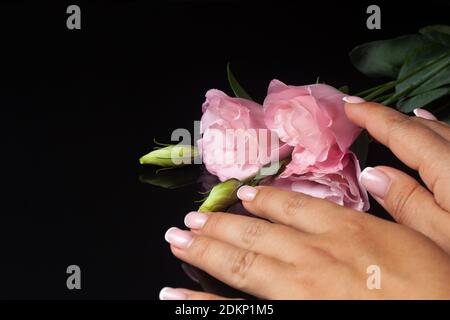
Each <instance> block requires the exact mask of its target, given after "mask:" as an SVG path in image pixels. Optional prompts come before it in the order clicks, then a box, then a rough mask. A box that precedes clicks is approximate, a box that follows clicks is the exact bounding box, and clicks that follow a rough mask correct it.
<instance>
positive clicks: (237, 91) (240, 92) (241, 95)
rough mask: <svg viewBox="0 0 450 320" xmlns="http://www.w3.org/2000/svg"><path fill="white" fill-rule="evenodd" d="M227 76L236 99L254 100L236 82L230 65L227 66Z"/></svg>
mask: <svg viewBox="0 0 450 320" xmlns="http://www.w3.org/2000/svg"><path fill="white" fill-rule="evenodd" d="M227 76H228V82H229V84H230V87H231V90H233V93H234V95H235V96H236V97H238V98H244V99H249V100H252V98H251V97H250V95H249V94H248V93H247V92H246V91H245V90H244V88H242V86H241V85H240V84H239V82H238V81H237V80H236V77H235V76H234V74H233V73H232V72H231V69H230V63H228V64H227Z"/></svg>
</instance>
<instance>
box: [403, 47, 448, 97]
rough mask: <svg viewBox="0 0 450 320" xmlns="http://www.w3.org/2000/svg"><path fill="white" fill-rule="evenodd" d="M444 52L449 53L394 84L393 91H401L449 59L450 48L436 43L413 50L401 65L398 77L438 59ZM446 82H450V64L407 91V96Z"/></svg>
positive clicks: (437, 86)
mask: <svg viewBox="0 0 450 320" xmlns="http://www.w3.org/2000/svg"><path fill="white" fill-rule="evenodd" d="M445 54H449V56H448V57H447V58H444V59H441V60H440V61H438V62H437V63H435V64H433V65H431V66H429V67H427V68H425V69H423V70H421V71H419V72H417V73H416V74H414V75H413V76H411V77H409V78H408V79H406V80H405V81H402V82H400V83H399V84H398V85H397V86H396V88H395V91H396V92H401V91H402V90H405V89H406V88H408V86H410V85H412V84H414V83H417V82H418V81H420V80H422V79H424V78H425V77H426V75H427V74H429V73H430V72H431V71H433V70H436V68H440V67H442V66H444V65H445V64H446V63H448V62H449V61H450V48H447V47H444V46H441V45H438V44H430V45H427V46H424V47H422V48H419V49H417V50H416V51H414V52H413V54H411V55H410V56H409V57H408V59H407V60H406V62H405V64H404V65H403V66H402V68H401V70H400V73H399V78H401V77H404V76H406V75H408V74H410V73H411V72H413V71H414V70H416V69H418V68H420V67H421V66H423V65H425V64H426V63H428V62H430V61H432V60H433V59H434V60H436V59H439V57H442V56H444V55H445ZM447 84H450V65H448V66H447V67H445V68H444V69H443V70H441V71H440V72H438V73H437V74H436V75H434V76H433V77H432V78H431V79H429V80H428V81H425V82H424V83H422V84H421V85H420V86H418V87H417V88H416V89H414V90H412V91H411V92H409V93H408V95H407V96H409V97H412V96H414V95H418V94H421V93H425V92H427V91H429V90H432V89H435V88H439V87H442V86H444V85H447Z"/></svg>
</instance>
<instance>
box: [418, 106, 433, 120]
mask: <svg viewBox="0 0 450 320" xmlns="http://www.w3.org/2000/svg"><path fill="white" fill-rule="evenodd" d="M413 112H414V114H415V115H416V117H419V118H424V119H428V120H437V118H436V117H435V116H434V115H433V114H432V113H431V112H430V111H427V110H425V109H422V108H416V109H414V110H413Z"/></svg>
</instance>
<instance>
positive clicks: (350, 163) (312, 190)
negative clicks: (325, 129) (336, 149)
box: [271, 152, 369, 211]
mask: <svg viewBox="0 0 450 320" xmlns="http://www.w3.org/2000/svg"><path fill="white" fill-rule="evenodd" d="M342 165H343V169H342V170H338V171H336V172H332V173H323V172H322V173H318V172H308V173H305V174H302V175H291V176H289V177H286V178H282V177H280V178H277V179H275V180H274V181H273V182H272V183H271V185H272V186H274V187H278V188H282V189H286V190H291V191H295V192H301V193H305V194H307V195H310V196H313V197H316V198H320V199H326V200H329V201H332V202H335V203H337V204H340V205H342V206H346V207H348V208H352V209H355V210H359V211H367V210H368V209H369V199H368V196H367V191H366V190H365V188H364V187H363V186H362V185H361V184H360V183H359V181H358V177H359V175H360V173H361V169H360V166H359V161H358V159H357V158H356V156H355V155H354V154H353V153H351V152H349V153H346V154H345V156H344V157H343V158H342Z"/></svg>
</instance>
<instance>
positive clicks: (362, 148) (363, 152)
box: [350, 130, 369, 168]
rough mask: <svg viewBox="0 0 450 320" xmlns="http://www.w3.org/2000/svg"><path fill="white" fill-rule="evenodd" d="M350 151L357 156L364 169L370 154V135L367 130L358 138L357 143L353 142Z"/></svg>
mask: <svg viewBox="0 0 450 320" xmlns="http://www.w3.org/2000/svg"><path fill="white" fill-rule="evenodd" d="M350 150H351V151H353V153H354V154H356V157H357V158H358V160H359V164H360V165H361V168H364V166H365V165H366V160H367V154H368V152H369V135H368V134H367V131H366V130H364V131H362V132H361V134H360V135H359V136H358V138H356V140H355V142H353V144H352V146H351V147H350Z"/></svg>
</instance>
